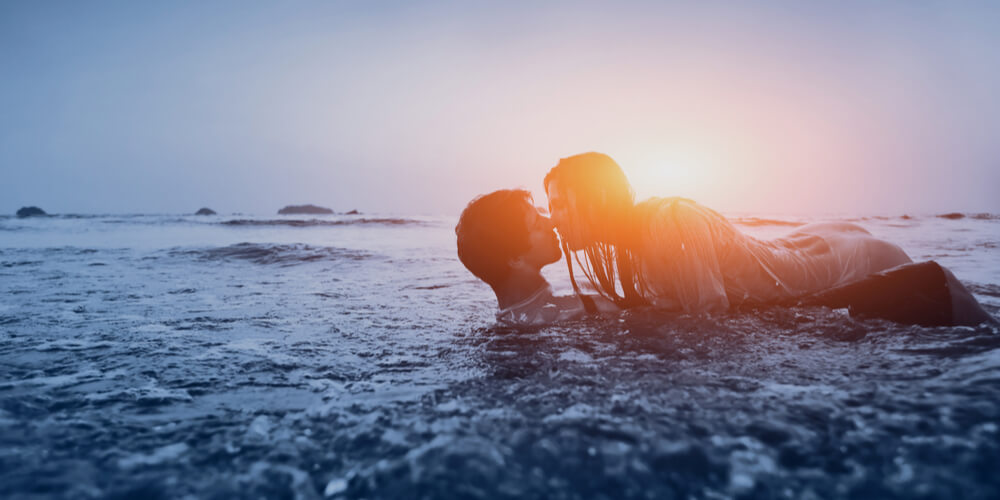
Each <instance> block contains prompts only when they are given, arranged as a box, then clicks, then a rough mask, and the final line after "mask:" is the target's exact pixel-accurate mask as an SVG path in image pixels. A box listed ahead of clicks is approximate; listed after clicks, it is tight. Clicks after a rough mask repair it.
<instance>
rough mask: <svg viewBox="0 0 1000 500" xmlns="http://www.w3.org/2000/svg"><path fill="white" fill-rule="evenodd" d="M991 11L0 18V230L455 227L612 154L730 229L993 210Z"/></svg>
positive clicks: (998, 13)
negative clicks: (150, 225) (272, 218)
mask: <svg viewBox="0 0 1000 500" xmlns="http://www.w3.org/2000/svg"><path fill="white" fill-rule="evenodd" d="M997 26H1000V3H998V2H961V3H957V2H922V1H904V2H888V1H886V2H849V1H848V2H843V1H838V2H826V3H823V4H822V5H820V3H819V2H791V1H790V2H718V3H716V2H688V3H679V2H677V3H672V2H649V3H618V2H594V3H586V2H523V3H520V2H489V3H487V2H370V1H349V2H317V3H310V2H221V1H213V2H155V3H154V2H131V1H122V2H32V1H9V2H3V3H0V68H2V69H0V75H2V76H0V179H2V181H0V200H2V201H3V202H2V204H0V213H8V214H10V213H13V212H14V211H15V210H16V209H17V208H19V207H20V206H24V205H39V206H41V207H42V208H44V209H46V210H48V211H50V212H56V213H73V212H75V213H124V212H150V213H165V212H193V211H194V210H196V209H198V208H199V207H202V206H209V207H212V208H214V209H215V210H217V211H219V212H220V213H229V212H248V213H273V212H274V211H276V210H277V209H278V208H280V207H281V206H283V205H287V204H293V203H316V204H320V205H325V206H329V207H331V208H334V209H335V210H350V209H355V208H356V209H359V210H362V211H366V212H391V213H405V214H457V213H458V212H459V211H460V210H461V209H462V208H463V207H464V205H465V203H466V202H467V201H468V200H469V199H470V198H472V197H473V196H475V195H477V194H480V193H483V192H487V191H490V190H493V189H499V188H504V187H515V186H522V187H526V188H529V189H531V190H533V191H534V192H536V193H537V194H536V200H537V201H538V202H539V203H540V204H544V201H545V198H544V193H543V192H542V191H541V189H542V186H541V181H542V177H543V176H544V175H545V172H546V171H547V170H548V169H549V168H550V167H551V166H553V165H555V164H556V162H558V160H559V158H560V157H564V156H569V155H572V154H576V153H581V152H585V151H600V152H604V153H607V154H609V155H611V156H612V157H613V158H615V159H617V160H618V162H619V163H620V164H621V165H622V167H623V168H624V169H625V171H626V173H627V175H628V176H629V178H630V179H631V180H632V181H633V184H634V185H635V187H636V191H637V194H638V195H639V197H646V196H651V195H663V196H669V195H682V196H686V197H689V198H693V199H695V200H697V201H700V202H702V203H704V204H706V205H708V206H710V207H713V208H717V209H719V210H723V211H729V212H751V213H752V212H761V213H775V212H779V213H792V214H816V213H863V214H902V213H911V214H921V213H938V212H943V211H992V212H1000V192H998V191H1000V98H998V95H997V92H998V89H1000V50H998V47H1000V29H997Z"/></svg>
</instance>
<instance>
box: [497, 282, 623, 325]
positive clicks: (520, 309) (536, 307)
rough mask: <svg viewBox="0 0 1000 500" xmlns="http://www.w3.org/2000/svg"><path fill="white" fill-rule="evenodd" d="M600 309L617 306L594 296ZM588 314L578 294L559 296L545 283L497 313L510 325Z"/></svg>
mask: <svg viewBox="0 0 1000 500" xmlns="http://www.w3.org/2000/svg"><path fill="white" fill-rule="evenodd" d="M594 299H595V302H596V304H597V307H598V310H599V311H601V312H609V311H613V310H617V307H616V306H615V305H614V304H612V303H610V302H607V301H604V300H601V299H600V298H598V297H594ZM586 315H587V310H586V309H585V308H584V306H583V302H581V301H580V298H579V297H577V296H576V295H567V296H562V297H557V296H555V295H553V294H552V287H551V286H549V285H545V286H543V287H541V288H539V289H538V291H537V292H535V293H533V294H531V296H529V297H528V298H526V299H524V300H522V301H520V302H518V303H517V304H514V305H512V306H510V307H507V308H505V309H502V310H500V312H498V313H497V322H499V323H504V324H508V325H547V324H551V323H559V322H562V321H571V320H574V319H580V318H583V317H585V316H586Z"/></svg>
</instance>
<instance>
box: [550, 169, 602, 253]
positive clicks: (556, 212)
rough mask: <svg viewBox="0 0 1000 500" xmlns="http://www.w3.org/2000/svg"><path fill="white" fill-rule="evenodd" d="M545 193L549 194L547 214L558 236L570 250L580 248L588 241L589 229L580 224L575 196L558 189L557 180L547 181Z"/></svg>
mask: <svg viewBox="0 0 1000 500" xmlns="http://www.w3.org/2000/svg"><path fill="white" fill-rule="evenodd" d="M546 194H548V196H549V214H550V215H551V217H552V223H553V224H555V226H556V230H558V231H559V236H560V237H561V238H562V239H563V241H565V242H566V244H567V245H569V249H570V250H580V249H581V248H583V247H585V246H586V245H587V244H588V243H589V242H590V239H591V238H590V236H589V231H587V228H586V227H584V225H583V224H580V222H581V218H580V217H579V215H578V214H579V212H578V211H577V206H576V196H575V195H574V193H573V192H572V191H569V192H566V191H565V190H563V189H560V186H559V181H558V180H555V179H553V180H552V181H549V185H548V189H547V190H546Z"/></svg>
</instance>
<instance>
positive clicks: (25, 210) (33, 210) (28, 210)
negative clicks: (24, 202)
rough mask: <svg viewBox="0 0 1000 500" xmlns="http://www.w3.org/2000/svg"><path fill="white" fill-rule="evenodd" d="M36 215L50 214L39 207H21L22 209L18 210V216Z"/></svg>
mask: <svg viewBox="0 0 1000 500" xmlns="http://www.w3.org/2000/svg"><path fill="white" fill-rule="evenodd" d="M36 215H49V214H47V213H45V210H42V209H40V208H38V207H21V209H20V210H18V211H17V216H18V217H33V216H36Z"/></svg>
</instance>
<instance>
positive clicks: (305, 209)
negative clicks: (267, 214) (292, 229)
mask: <svg viewBox="0 0 1000 500" xmlns="http://www.w3.org/2000/svg"><path fill="white" fill-rule="evenodd" d="M332 213H333V210H330V209H329V208H326V207H317V206H316V205H289V206H287V207H285V208H282V209H281V210H278V215H293V214H332Z"/></svg>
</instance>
